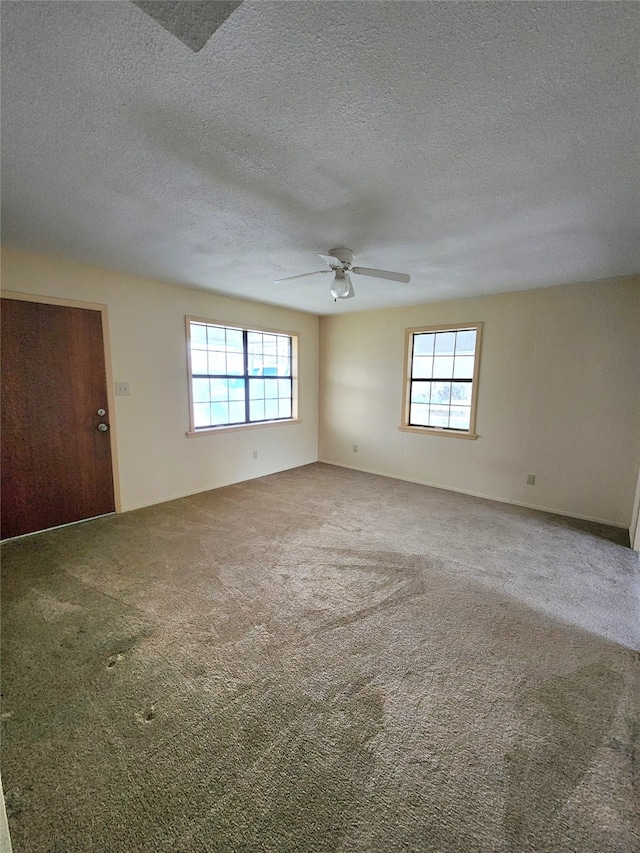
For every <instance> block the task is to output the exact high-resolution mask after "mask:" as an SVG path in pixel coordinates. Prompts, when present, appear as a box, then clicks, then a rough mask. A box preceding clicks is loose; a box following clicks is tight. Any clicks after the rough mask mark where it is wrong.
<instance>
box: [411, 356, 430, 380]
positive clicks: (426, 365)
mask: <svg viewBox="0 0 640 853" xmlns="http://www.w3.org/2000/svg"><path fill="white" fill-rule="evenodd" d="M411 375H412V376H413V378H414V379H429V377H430V376H432V375H433V359H432V358H431V356H422V355H419V356H416V357H415V358H414V359H413V373H412V374H411Z"/></svg>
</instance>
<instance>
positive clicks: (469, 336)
mask: <svg viewBox="0 0 640 853" xmlns="http://www.w3.org/2000/svg"><path fill="white" fill-rule="evenodd" d="M475 351H476V330H475V329H469V330H467V331H465V332H458V337H457V340H456V355H475Z"/></svg>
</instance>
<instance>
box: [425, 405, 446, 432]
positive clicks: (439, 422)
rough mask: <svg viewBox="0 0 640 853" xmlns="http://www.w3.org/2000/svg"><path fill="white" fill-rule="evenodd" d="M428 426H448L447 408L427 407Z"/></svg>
mask: <svg viewBox="0 0 640 853" xmlns="http://www.w3.org/2000/svg"><path fill="white" fill-rule="evenodd" d="M429 426H440V427H446V426H449V407H448V406H429Z"/></svg>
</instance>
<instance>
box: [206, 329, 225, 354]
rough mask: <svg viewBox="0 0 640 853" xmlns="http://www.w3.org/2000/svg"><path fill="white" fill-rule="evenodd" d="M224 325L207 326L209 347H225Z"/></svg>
mask: <svg viewBox="0 0 640 853" xmlns="http://www.w3.org/2000/svg"><path fill="white" fill-rule="evenodd" d="M224 332H225V330H224V326H207V340H208V343H209V349H217V350H223V349H224V348H225V334H224Z"/></svg>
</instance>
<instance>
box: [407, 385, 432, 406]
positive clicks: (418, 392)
mask: <svg viewBox="0 0 640 853" xmlns="http://www.w3.org/2000/svg"><path fill="white" fill-rule="evenodd" d="M430 393H431V382H412V383H411V402H412V403H428V402H429V395H430Z"/></svg>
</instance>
